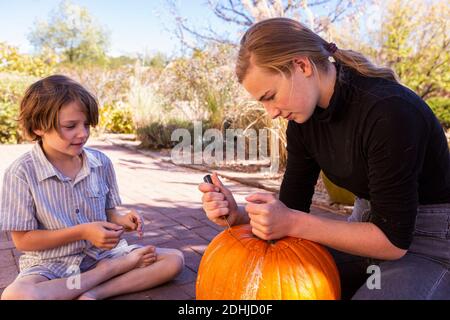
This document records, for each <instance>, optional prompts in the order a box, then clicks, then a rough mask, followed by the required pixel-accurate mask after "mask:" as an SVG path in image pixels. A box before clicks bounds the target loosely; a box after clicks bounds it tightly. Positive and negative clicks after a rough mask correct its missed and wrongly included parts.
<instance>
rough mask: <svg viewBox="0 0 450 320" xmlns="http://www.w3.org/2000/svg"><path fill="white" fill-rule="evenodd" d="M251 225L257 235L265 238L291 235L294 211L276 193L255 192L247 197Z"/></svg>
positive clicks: (274, 238) (246, 207)
mask: <svg viewBox="0 0 450 320" xmlns="http://www.w3.org/2000/svg"><path fill="white" fill-rule="evenodd" d="M245 199H246V200H247V201H248V202H249V204H247V205H246V206H245V211H247V213H248V216H249V217H250V225H251V226H252V232H253V234H254V235H255V236H257V237H258V238H260V239H263V240H276V239H281V238H283V237H286V236H289V235H290V234H291V231H292V229H293V227H294V226H293V219H292V216H293V214H294V213H293V211H292V210H291V209H289V208H288V207H286V206H285V205H284V204H283V203H282V202H281V201H280V200H278V199H277V198H276V197H275V195H273V194H269V193H255V194H252V195H250V196H248V197H246V198H245Z"/></svg>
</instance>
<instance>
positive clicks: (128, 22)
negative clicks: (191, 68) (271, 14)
mask: <svg viewBox="0 0 450 320" xmlns="http://www.w3.org/2000/svg"><path fill="white" fill-rule="evenodd" d="M72 2H73V3H75V4H77V5H81V6H83V7H86V8H87V9H88V10H89V12H90V13H91V15H92V16H94V17H95V18H96V19H97V21H98V22H99V23H100V24H102V25H103V26H104V27H106V28H107V29H108V30H109V31H110V35H111V50H110V53H111V54H113V55H120V54H133V53H150V54H152V53H155V52H157V51H161V52H164V53H166V54H169V55H171V54H172V53H174V52H175V50H176V49H177V48H178V47H177V40H176V39H175V37H174V36H173V34H172V33H171V32H169V31H168V30H167V29H168V28H171V25H172V24H173V18H172V16H171V15H170V13H169V10H168V7H167V5H166V1H165V0H72ZM59 3H60V0H14V1H11V0H0V42H7V43H9V44H12V45H15V46H18V47H19V48H20V49H21V51H22V52H31V51H32V47H31V46H30V44H29V42H28V39H27V34H28V33H29V32H30V30H31V29H32V27H33V24H34V21H36V19H39V20H47V18H48V16H49V14H50V12H51V11H52V10H53V9H54V8H56V7H57V6H58V4H59ZM178 3H179V8H180V12H181V14H182V15H183V16H186V17H188V18H189V19H190V20H191V21H193V22H197V23H200V22H201V23H204V22H205V21H206V20H213V19H211V17H212V13H211V12H210V10H209V8H208V7H207V5H205V4H204V3H205V1H204V0H180V1H178ZM213 26H214V27H215V28H218V29H219V30H220V28H221V26H220V25H213ZM236 36H237V35H236Z"/></svg>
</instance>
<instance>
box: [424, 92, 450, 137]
mask: <svg viewBox="0 0 450 320" xmlns="http://www.w3.org/2000/svg"><path fill="white" fill-rule="evenodd" d="M427 103H428V105H429V106H430V108H431V110H433V112H434V114H435V115H436V117H437V118H438V119H439V121H440V122H441V124H442V126H443V127H444V128H447V129H449V128H450V98H447V97H435V98H430V99H428V100H427Z"/></svg>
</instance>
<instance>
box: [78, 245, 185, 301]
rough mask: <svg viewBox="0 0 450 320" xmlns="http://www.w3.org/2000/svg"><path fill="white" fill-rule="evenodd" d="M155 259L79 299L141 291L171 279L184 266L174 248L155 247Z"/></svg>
mask: <svg viewBox="0 0 450 320" xmlns="http://www.w3.org/2000/svg"><path fill="white" fill-rule="evenodd" d="M156 250H157V251H156V252H157V259H156V261H155V262H154V263H153V264H151V265H149V266H146V267H143V268H137V269H134V270H131V271H129V272H127V273H125V274H122V275H120V276H118V277H116V278H114V279H111V280H109V281H106V282H105V283H103V284H101V285H99V286H97V287H95V288H93V289H91V290H89V291H87V292H85V293H84V294H83V295H81V296H80V297H79V299H80V300H93V299H98V300H99V299H106V298H109V297H114V296H118V295H122V294H127V293H132V292H138V291H143V290H146V289H149V288H153V287H156V286H158V285H160V284H163V283H165V282H167V281H169V280H171V279H173V278H174V277H175V276H176V275H177V274H178V273H180V272H181V270H182V269H183V266H184V258H183V254H182V253H181V252H180V251H178V250H175V249H160V248H157V249H156Z"/></svg>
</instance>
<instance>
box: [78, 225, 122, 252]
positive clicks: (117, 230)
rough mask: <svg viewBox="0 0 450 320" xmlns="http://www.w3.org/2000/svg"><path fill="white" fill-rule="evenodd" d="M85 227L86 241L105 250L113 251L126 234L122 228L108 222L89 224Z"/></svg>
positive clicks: (84, 236)
mask: <svg viewBox="0 0 450 320" xmlns="http://www.w3.org/2000/svg"><path fill="white" fill-rule="evenodd" d="M83 227H84V229H83V238H84V240H88V241H89V242H91V243H92V244H93V245H94V246H96V247H97V248H100V249H104V250H111V249H113V248H114V247H115V246H117V244H118V243H119V241H120V236H121V235H122V233H123V232H124V229H123V227H122V226H119V225H117V224H114V223H110V222H106V221H99V222H91V223H87V224H84V225H83Z"/></svg>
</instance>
